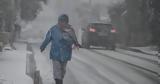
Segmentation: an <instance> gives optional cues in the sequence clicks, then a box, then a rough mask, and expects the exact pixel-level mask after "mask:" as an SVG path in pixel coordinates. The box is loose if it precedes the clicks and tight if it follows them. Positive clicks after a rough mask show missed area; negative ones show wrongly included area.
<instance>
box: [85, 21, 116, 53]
mask: <svg viewBox="0 0 160 84" xmlns="http://www.w3.org/2000/svg"><path fill="white" fill-rule="evenodd" d="M82 30H83V33H82V46H83V47H84V48H87V49H88V48H90V46H91V45H92V46H102V47H105V48H106V49H111V50H115V48H116V29H115V28H114V27H113V26H112V24H104V23H89V24H88V25H87V27H86V28H82Z"/></svg>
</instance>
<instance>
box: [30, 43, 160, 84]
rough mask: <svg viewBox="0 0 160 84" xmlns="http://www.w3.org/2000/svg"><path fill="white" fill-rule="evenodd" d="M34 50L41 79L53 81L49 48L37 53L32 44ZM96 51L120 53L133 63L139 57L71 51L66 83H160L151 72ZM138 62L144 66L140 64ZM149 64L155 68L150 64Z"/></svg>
mask: <svg viewBox="0 0 160 84" xmlns="http://www.w3.org/2000/svg"><path fill="white" fill-rule="evenodd" d="M33 49H34V51H35V55H36V56H35V57H36V60H37V65H38V68H39V69H40V71H41V75H42V78H43V82H45V84H52V82H54V81H53V79H52V78H53V77H52V63H51V61H50V60H49V59H48V58H49V56H48V53H49V49H47V50H46V51H45V52H44V53H40V52H39V46H36V45H34V46H33ZM97 52H100V53H104V54H107V55H108V56H111V57H115V56H119V57H121V59H124V60H123V61H125V60H128V62H130V63H133V62H135V63H133V64H137V63H138V62H139V61H140V60H142V59H138V58H136V59H135V58H133V57H131V56H128V57H125V56H126V55H123V54H120V53H116V52H113V51H108V50H86V49H80V50H79V51H77V50H74V51H73V59H72V61H71V62H69V63H68V67H67V74H66V76H65V80H64V81H65V84H159V82H158V80H157V78H156V76H155V75H154V74H152V73H150V72H148V71H146V70H143V69H141V68H138V67H135V66H133V65H130V64H128V63H125V62H122V61H119V60H116V59H112V58H110V57H108V56H104V55H102V54H100V53H97ZM131 59H132V61H131ZM136 60H137V61H136ZM142 61H143V60H142ZM146 63H148V62H146ZM141 65H144V66H147V64H143V63H142V64H141ZM148 67H153V68H154V66H150V65H149V66H148Z"/></svg>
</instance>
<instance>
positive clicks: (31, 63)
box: [26, 43, 43, 84]
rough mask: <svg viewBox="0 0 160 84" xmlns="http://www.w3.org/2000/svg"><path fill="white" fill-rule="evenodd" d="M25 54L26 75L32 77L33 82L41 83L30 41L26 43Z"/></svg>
mask: <svg viewBox="0 0 160 84" xmlns="http://www.w3.org/2000/svg"><path fill="white" fill-rule="evenodd" d="M27 51H28V52H27V56H26V75H28V76H29V77H31V78H32V79H33V84H43V82H42V78H41V76H40V71H39V70H37V68H36V61H35V57H34V51H33V48H32V46H31V44H30V43H27Z"/></svg>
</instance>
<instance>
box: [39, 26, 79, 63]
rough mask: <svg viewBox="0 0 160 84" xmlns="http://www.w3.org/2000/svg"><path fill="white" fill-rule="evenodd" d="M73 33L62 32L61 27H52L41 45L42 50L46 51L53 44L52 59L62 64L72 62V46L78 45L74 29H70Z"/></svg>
mask: <svg viewBox="0 0 160 84" xmlns="http://www.w3.org/2000/svg"><path fill="white" fill-rule="evenodd" d="M68 29H69V30H70V31H71V33H68V32H65V31H62V30H61V29H60V27H59V25H55V26H54V27H52V28H51V29H50V30H49V31H48V32H47V34H46V38H45V40H44V41H43V43H42V45H41V47H40V48H41V49H45V48H46V46H47V45H48V44H49V42H51V49H50V59H52V60H57V61H60V62H67V61H69V60H71V56H72V45H73V44H75V45H76V44H77V43H78V41H77V38H76V35H75V32H74V30H73V28H71V27H69V28H68Z"/></svg>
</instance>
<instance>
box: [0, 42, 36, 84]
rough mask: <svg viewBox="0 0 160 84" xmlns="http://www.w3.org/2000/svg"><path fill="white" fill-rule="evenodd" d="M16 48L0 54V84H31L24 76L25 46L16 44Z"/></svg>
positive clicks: (30, 80)
mask: <svg viewBox="0 0 160 84" xmlns="http://www.w3.org/2000/svg"><path fill="white" fill-rule="evenodd" d="M16 48H17V50H4V52H2V53H1V54H0V84H33V81H32V79H31V78H30V77H28V76H27V75H26V74H25V69H26V45H25V44H16Z"/></svg>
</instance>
